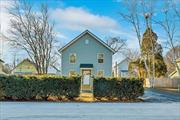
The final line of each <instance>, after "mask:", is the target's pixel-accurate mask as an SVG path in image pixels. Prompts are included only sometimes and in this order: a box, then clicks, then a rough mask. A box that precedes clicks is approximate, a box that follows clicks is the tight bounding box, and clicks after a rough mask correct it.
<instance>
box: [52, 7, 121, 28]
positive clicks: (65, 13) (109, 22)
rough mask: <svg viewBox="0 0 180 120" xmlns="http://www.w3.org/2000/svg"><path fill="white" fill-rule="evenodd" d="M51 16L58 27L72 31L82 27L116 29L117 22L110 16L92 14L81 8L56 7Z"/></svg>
mask: <svg viewBox="0 0 180 120" xmlns="http://www.w3.org/2000/svg"><path fill="white" fill-rule="evenodd" d="M51 13H52V18H53V19H54V20H55V22H56V23H58V24H59V26H60V27H63V28H65V29H68V30H73V31H82V30H84V29H93V30H94V29H96V30H100V31H103V30H109V29H116V28H117V26H118V24H117V22H116V21H115V20H113V19H112V18H110V17H107V16H102V15H97V14H92V13H90V12H89V11H87V10H85V9H83V8H76V7H68V8H64V9H63V8H58V9H55V10H53V11H51Z"/></svg>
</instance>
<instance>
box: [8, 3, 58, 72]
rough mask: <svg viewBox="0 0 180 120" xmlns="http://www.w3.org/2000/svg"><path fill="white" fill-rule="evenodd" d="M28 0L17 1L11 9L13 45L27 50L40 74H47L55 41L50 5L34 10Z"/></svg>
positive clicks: (11, 39)
mask: <svg viewBox="0 0 180 120" xmlns="http://www.w3.org/2000/svg"><path fill="white" fill-rule="evenodd" d="M32 7H33V6H32V5H30V4H28V3H27V2H24V1H23V2H22V1H21V2H15V4H14V6H13V8H12V9H10V10H9V13H10V15H11V16H12V18H11V20H10V21H11V30H10V33H11V34H12V36H10V37H9V39H10V42H11V44H12V45H13V46H18V47H19V48H22V49H23V50H25V51H26V52H27V54H28V55H29V57H30V59H31V60H32V61H33V62H34V63H35V67H36V69H37V72H38V74H47V72H48V67H49V65H50V61H51V52H52V48H53V43H54V37H55V35H54V33H53V27H54V25H53V24H50V22H49V14H48V7H47V6H46V5H41V9H40V12H35V11H33V8H32Z"/></svg>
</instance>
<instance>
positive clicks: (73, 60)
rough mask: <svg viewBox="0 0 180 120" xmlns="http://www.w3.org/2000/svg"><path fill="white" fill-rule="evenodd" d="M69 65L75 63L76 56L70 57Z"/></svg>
mask: <svg viewBox="0 0 180 120" xmlns="http://www.w3.org/2000/svg"><path fill="white" fill-rule="evenodd" d="M70 63H76V55H75V54H71V55H70Z"/></svg>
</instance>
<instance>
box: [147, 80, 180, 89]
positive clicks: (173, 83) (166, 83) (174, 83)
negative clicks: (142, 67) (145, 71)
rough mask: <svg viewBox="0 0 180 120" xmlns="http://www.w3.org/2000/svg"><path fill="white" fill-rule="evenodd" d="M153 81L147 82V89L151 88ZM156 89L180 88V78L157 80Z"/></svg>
mask: <svg viewBox="0 0 180 120" xmlns="http://www.w3.org/2000/svg"><path fill="white" fill-rule="evenodd" d="M152 83H153V81H149V80H148V79H146V80H145V85H144V86H145V87H150V86H151V85H152ZM154 87H159V88H163V87H164V88H180V77H177V78H173V79H170V78H156V79H155V81H154Z"/></svg>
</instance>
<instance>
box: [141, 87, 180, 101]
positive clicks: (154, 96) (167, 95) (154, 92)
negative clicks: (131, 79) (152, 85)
mask: <svg viewBox="0 0 180 120" xmlns="http://www.w3.org/2000/svg"><path fill="white" fill-rule="evenodd" d="M142 98H143V99H144V100H145V102H151V103H154V102H161V103H167V102H180V93H178V92H169V91H165V90H162V89H146V90H145V93H144V96H143V97H142Z"/></svg>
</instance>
